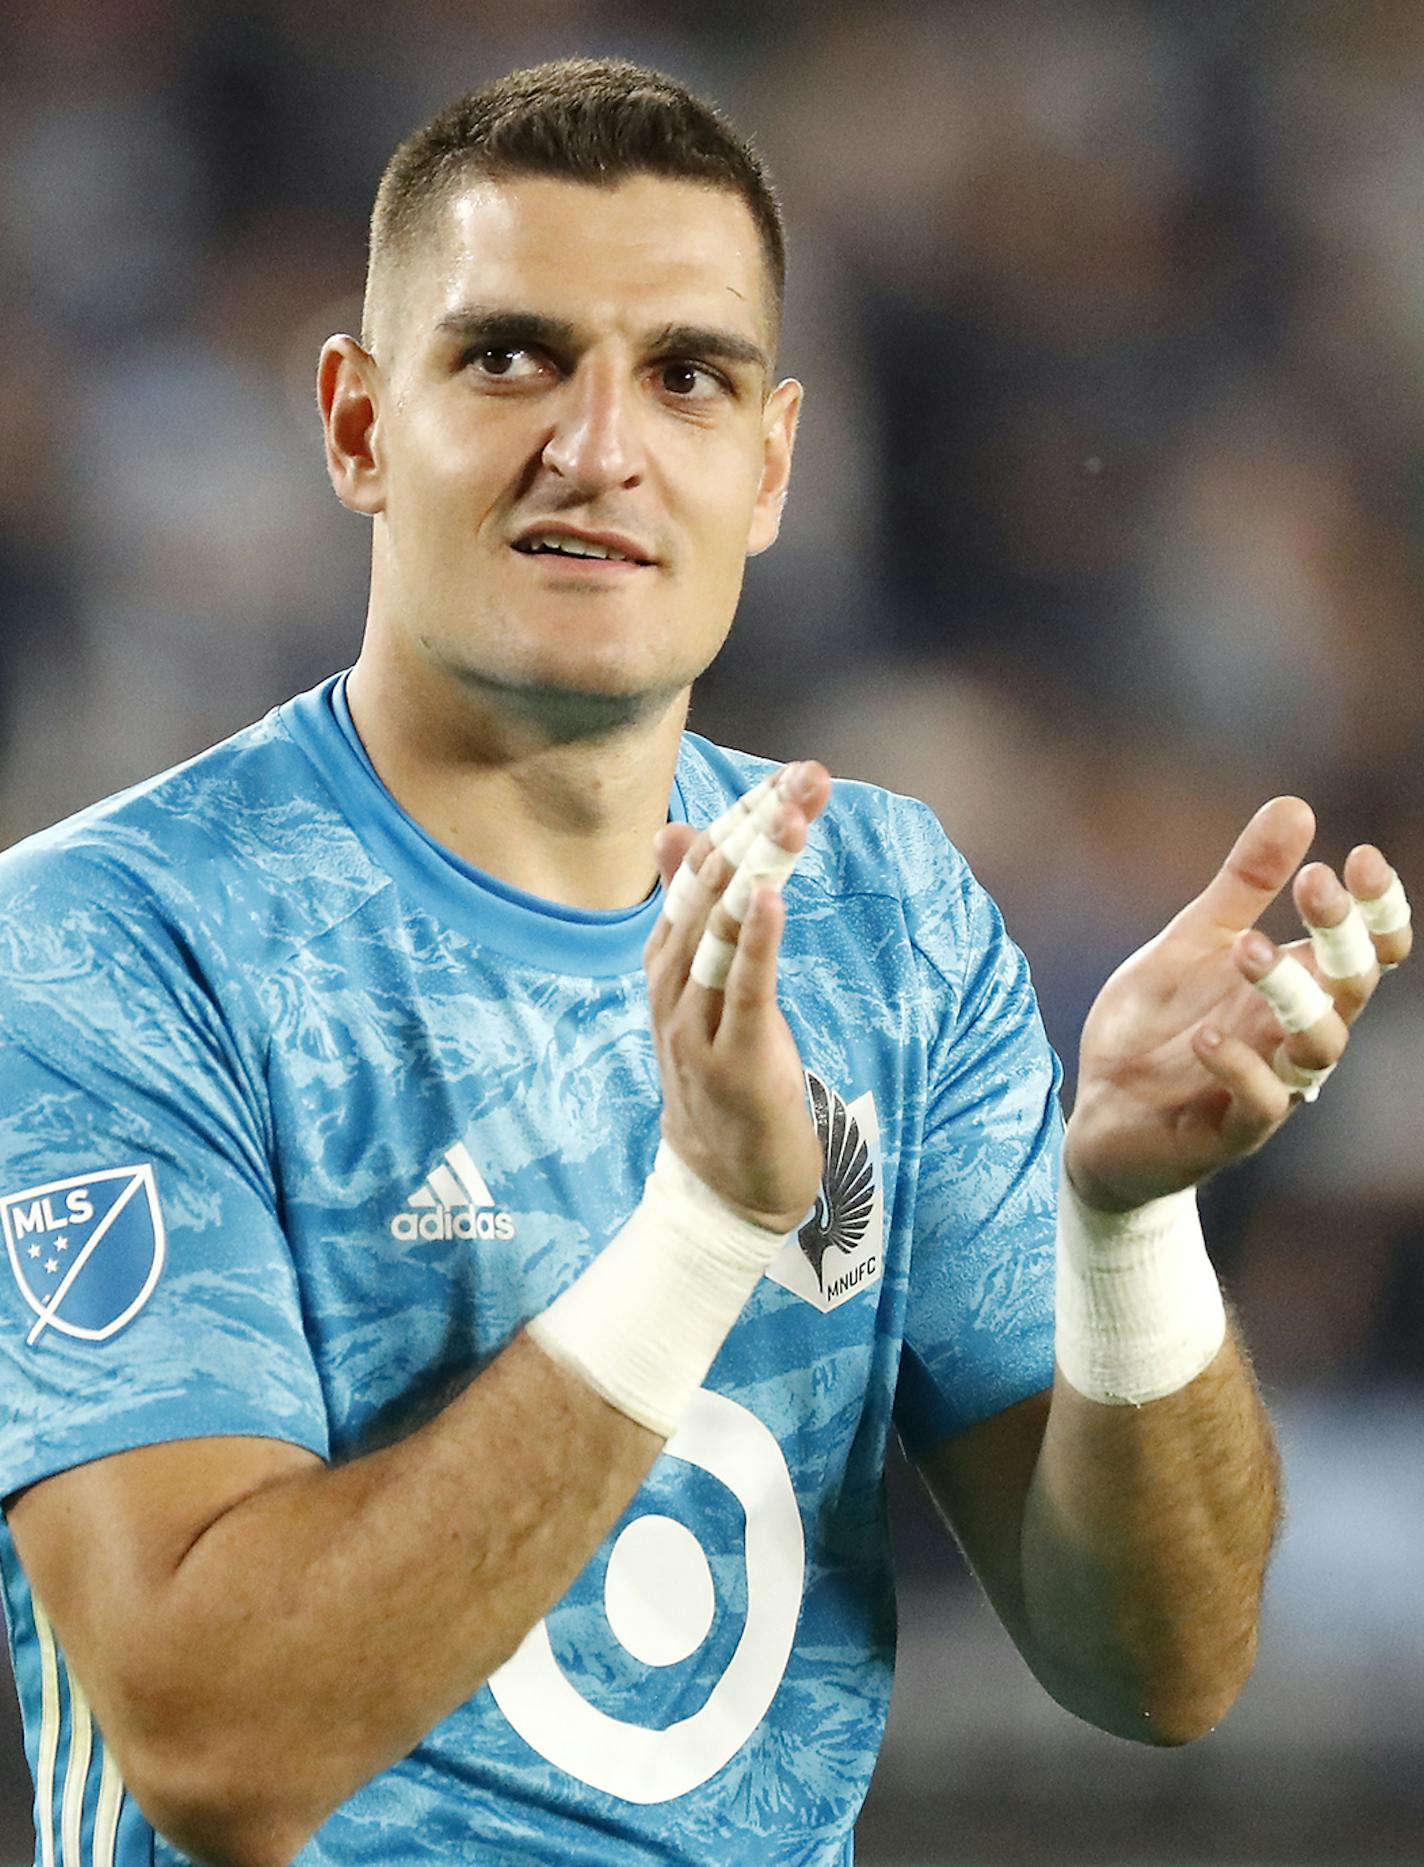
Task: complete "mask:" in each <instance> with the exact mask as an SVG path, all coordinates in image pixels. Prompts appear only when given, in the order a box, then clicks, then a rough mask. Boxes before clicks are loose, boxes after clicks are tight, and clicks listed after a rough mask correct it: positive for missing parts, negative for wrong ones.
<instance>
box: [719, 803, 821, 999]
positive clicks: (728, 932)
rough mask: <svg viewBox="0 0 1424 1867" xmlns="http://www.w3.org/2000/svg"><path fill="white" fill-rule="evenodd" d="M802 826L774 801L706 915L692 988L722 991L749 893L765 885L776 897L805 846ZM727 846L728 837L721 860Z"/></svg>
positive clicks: (797, 815)
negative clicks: (774, 891) (694, 985)
mask: <svg viewBox="0 0 1424 1867" xmlns="http://www.w3.org/2000/svg"><path fill="white" fill-rule="evenodd" d="M807 827H808V826H807V823H806V819H805V817H804V815H803V814H802V813H801V811H799V810H798V809H797V808H796V807H795V805H793V804H783V803H781V802H780V801H779V799H778V800H776V801H775V808H774V809H773V811H772V814H771V817H770V819H769V821H768V822H767V824H766V827H765V828H764V829H760V830H758V831H757V833H756V835H755V839H754V841H753V842H752V844H751V847H750V848H749V849H748V850H747V851H746V853H745V855H744V856H743V858H742V862H741V864H740V865H739V867H738V868H737V870H736V872H735V873H734V874H733V875H732V877H731V879H730V881H729V882H728V884H727V886H726V888H725V889H724V890H723V891H722V892H721V894H720V896H719V898H718V900H717V901H716V902H715V903H714V904H713V907H712V911H711V913H710V914H709V915H708V918H707V925H706V929H705V931H704V932H703V935H702V938H701V940H700V942H699V943H698V947H697V952H696V953H695V955H694V956H693V961H692V975H691V976H692V979H693V982H694V983H695V984H697V985H701V986H706V987H707V989H708V990H709V991H713V992H720V991H721V990H722V987H723V985H724V984H725V982H726V979H727V974H728V971H729V969H730V967H731V964H732V955H733V953H734V952H735V950H736V947H737V943H738V941H739V939H740V937H741V932H742V922H743V919H744V918H745V915H746V912H747V906H748V903H749V902H750V900H751V897H752V891H753V889H755V888H756V887H757V886H759V885H760V884H762V883H767V884H769V885H770V886H771V887H773V888H775V889H776V891H777V892H778V893H780V891H781V889H782V888H783V887H784V886H785V884H786V881H787V878H788V877H789V876H790V874H791V871H792V870H793V869H794V868H795V866H796V860H797V858H798V857H799V856H800V854H801V852H802V850H803V849H804V848H805V847H806V831H807ZM739 834H740V833H739ZM731 847H732V840H731V838H729V839H728V840H727V842H725V843H724V844H723V845H722V849H721V851H720V852H719V854H720V856H721V857H722V858H723V859H725V858H726V856H727V854H728V852H729V850H730V849H731Z"/></svg>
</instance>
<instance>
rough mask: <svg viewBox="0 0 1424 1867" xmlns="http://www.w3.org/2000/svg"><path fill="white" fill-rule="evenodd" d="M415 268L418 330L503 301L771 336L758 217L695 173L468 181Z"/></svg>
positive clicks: (572, 315)
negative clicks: (599, 180)
mask: <svg viewBox="0 0 1424 1867" xmlns="http://www.w3.org/2000/svg"><path fill="white" fill-rule="evenodd" d="M411 270H412V273H413V274H414V275H415V276H413V277H410V278H408V280H407V287H408V289H409V291H410V296H409V300H408V303H409V304H410V308H411V310H412V311H414V312H415V315H416V318H417V320H418V323H419V325H420V326H421V327H422V330H423V332H424V333H425V334H428V333H429V332H431V331H432V330H433V329H435V328H436V327H437V326H438V325H439V323H440V320H441V319H442V318H444V317H447V316H448V315H449V314H450V313H451V312H452V311H454V310H455V309H457V308H458V307H459V306H460V305H461V304H464V303H468V302H470V301H479V302H484V303H488V302H492V301H493V302H497V301H499V300H502V299H508V300H509V301H510V302H519V303H528V304H530V305H531V307H533V306H536V305H537V308H538V309H540V310H545V311H548V312H549V313H550V314H551V315H554V316H559V317H564V318H567V319H568V320H569V321H571V322H575V323H577V322H581V321H584V320H592V321H595V322H603V321H608V320H610V319H614V320H617V319H620V318H621V317H623V316H626V317H627V318H629V319H630V320H631V321H633V322H635V323H637V324H640V325H641V324H649V323H658V322H678V323H682V322H694V321H697V320H699V319H701V320H703V321H705V320H707V319H709V318H714V319H715V321H716V322H717V323H718V324H721V325H726V326H728V327H731V328H738V329H741V330H743V331H744V332H745V334H746V335H747V336H748V337H751V338H753V339H755V340H757V341H758V342H760V343H762V344H763V345H765V344H766V342H767V340H768V335H769V332H768V326H769V322H770V307H769V306H768V303H767V291H768V287H767V280H766V271H765V264H764V261H763V257H762V248H761V241H760V236H759V233H758V230H757V226H756V222H755V220H754V219H753V217H752V214H751V212H750V210H749V209H748V207H747V206H746V204H745V203H744V202H743V201H742V200H741V198H740V196H738V195H736V194H734V193H732V192H731V191H730V190H728V189H721V188H710V187H704V186H702V185H701V184H699V183H697V182H691V181H682V180H673V179H666V178H664V177H662V176H652V175H636V176H630V177H628V178H627V179H626V180H624V181H620V182H617V183H615V184H613V185H612V186H609V187H604V186H594V185H592V184H588V183H583V182H565V181H561V180H557V179H553V178H545V177H542V176H540V177H519V178H517V179H513V180H504V181H489V180H484V179H479V180H475V181H472V182H469V183H467V184H464V185H463V186H460V187H459V188H457V189H456V190H454V191H453V192H452V193H451V195H450V197H449V199H448V200H447V201H446V202H445V203H444V204H443V207H442V209H441V210H440V211H439V212H438V213H437V214H436V215H435V216H434V217H433V219H432V224H431V227H430V230H429V232H428V234H427V235H426V236H425V237H424V238H423V239H422V240H421V242H420V244H419V246H418V248H417V250H416V252H415V253H414V254H412V255H411Z"/></svg>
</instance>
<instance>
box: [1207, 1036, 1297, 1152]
mask: <svg viewBox="0 0 1424 1867" xmlns="http://www.w3.org/2000/svg"><path fill="white" fill-rule="evenodd" d="M1192 1048H1193V1050H1194V1051H1195V1052H1196V1055H1197V1057H1198V1059H1199V1061H1200V1062H1201V1063H1202V1065H1203V1066H1204V1067H1205V1069H1206V1070H1207V1071H1208V1072H1209V1073H1210V1074H1211V1075H1212V1076H1213V1077H1214V1078H1215V1079H1216V1081H1217V1082H1218V1083H1220V1084H1221V1086H1222V1088H1223V1089H1225V1090H1227V1091H1228V1092H1229V1093H1230V1097H1231V1100H1230V1102H1229V1103H1228V1105H1227V1109H1226V1113H1225V1115H1224V1116H1223V1118H1222V1123H1221V1140H1222V1145H1223V1146H1224V1147H1225V1148H1226V1150H1227V1152H1228V1153H1229V1154H1232V1155H1237V1154H1249V1153H1250V1152H1251V1150H1252V1148H1256V1147H1259V1146H1260V1145H1261V1143H1262V1142H1263V1141H1265V1140H1267V1139H1268V1138H1269V1137H1270V1135H1271V1133H1272V1132H1273V1131H1274V1130H1275V1129H1276V1128H1278V1127H1279V1126H1280V1125H1281V1123H1282V1122H1283V1121H1284V1120H1285V1118H1286V1116H1287V1115H1289V1113H1290V1109H1291V1096H1290V1091H1289V1090H1288V1089H1287V1088H1286V1086H1285V1084H1284V1083H1283V1082H1282V1081H1281V1080H1280V1078H1279V1077H1278V1076H1277V1075H1276V1073H1275V1071H1274V1070H1273V1069H1272V1068H1271V1066H1270V1064H1269V1063H1267V1062H1266V1061H1265V1059H1264V1058H1263V1057H1261V1056H1259V1055H1258V1054H1257V1052H1256V1051H1254V1050H1253V1049H1252V1048H1251V1046H1250V1045H1249V1044H1246V1043H1243V1042H1242V1041H1241V1039H1240V1038H1239V1037H1227V1036H1226V1035H1225V1034H1224V1033H1223V1032H1221V1031H1218V1030H1217V1029H1216V1028H1215V1027H1214V1026H1211V1025H1206V1026H1203V1027H1202V1028H1201V1029H1200V1030H1199V1031H1197V1033H1196V1035H1195V1038H1194V1040H1193V1044H1192Z"/></svg>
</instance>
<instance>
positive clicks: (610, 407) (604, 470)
mask: <svg viewBox="0 0 1424 1867" xmlns="http://www.w3.org/2000/svg"><path fill="white" fill-rule="evenodd" d="M643 414H644V411H643V409H642V407H641V406H640V398H639V395H638V387H637V384H636V383H635V382H632V381H631V380H630V379H629V377H628V375H627V372H626V369H625V368H624V367H623V366H621V365H620V364H618V363H616V362H615V361H614V360H613V359H612V358H609V359H600V360H598V361H595V360H593V359H592V358H586V359H585V360H584V362H583V363H581V364H580V366H579V368H578V369H577V370H576V371H575V372H574V374H573V376H572V377H570V379H569V381H568V382H567V383H566V384H565V385H564V393H563V395H562V396H561V397H560V406H559V414H558V420H557V423H556V425H555V428H554V432H553V433H552V434H551V435H550V436H549V439H548V440H547V441H546V442H545V444H544V452H543V460H544V465H545V466H546V467H548V468H549V469H550V470H551V471H552V472H554V473H556V474H557V475H558V476H559V478H560V479H561V480H566V481H567V482H568V483H569V485H570V486H573V487H577V488H578V490H579V491H581V492H585V493H597V492H604V491H607V490H609V489H611V488H613V487H617V486H635V485H636V484H637V483H638V481H639V480H640V479H642V477H643V472H644V469H645V466H646V457H645V451H644V447H645V443H644V436H643V428H642V421H643Z"/></svg>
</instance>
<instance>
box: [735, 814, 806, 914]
mask: <svg viewBox="0 0 1424 1867" xmlns="http://www.w3.org/2000/svg"><path fill="white" fill-rule="evenodd" d="M797 853H798V852H797V851H796V850H794V849H783V848H782V846H781V844H780V843H778V842H775V841H773V839H772V838H771V837H770V836H768V835H767V834H766V832H765V831H762V832H761V834H760V835H759V836H758V837H757V839H756V841H755V842H754V843H753V844H752V846H751V847H750V849H748V851H747V853H746V856H745V857H744V858H743V860H742V862H741V864H740V866H739V867H738V869H737V872H736V874H735V875H734V876H733V877H732V879H731V881H730V882H729V883H728V885H727V891H726V893H725V894H724V895H723V896H722V906H723V907H724V908H725V909H726V910H727V912H728V914H729V915H730V916H731V917H732V919H733V920H734V921H737V922H739V923H740V922H741V921H744V920H745V919H746V917H747V908H748V906H749V905H750V902H751V898H752V891H753V889H755V888H757V887H759V886H760V885H761V883H763V882H769V883H770V884H771V886H772V887H773V888H775V889H776V890H777V892H778V893H780V891H781V890H782V889H783V888H784V887H785V886H786V883H787V880H788V878H789V877H790V875H791V872H792V870H793V869H794V868H795V867H796V860H797Z"/></svg>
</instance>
